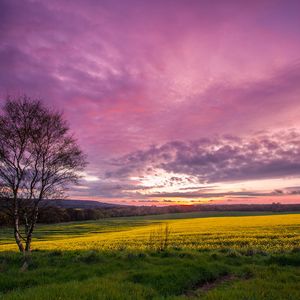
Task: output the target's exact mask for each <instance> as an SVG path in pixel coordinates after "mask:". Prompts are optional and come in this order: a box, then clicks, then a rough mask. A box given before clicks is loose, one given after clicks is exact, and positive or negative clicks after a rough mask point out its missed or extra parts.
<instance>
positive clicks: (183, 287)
mask: <svg viewBox="0 0 300 300" xmlns="http://www.w3.org/2000/svg"><path fill="white" fill-rule="evenodd" d="M161 224H168V226H169V228H170V230H171V234H170V236H169V245H168V248H167V249H165V250H164V251H157V250H153V247H152V246H153V245H152V244H151V241H150V239H149V236H150V233H151V232H154V231H157V229H158V228H159V226H160V225H161ZM10 234H11V233H10V230H9V229H6V230H2V231H1V232H0V238H1V239H0V299H4V300H6V299H25V300H26V299H49V300H50V299H51V300H52V299H74V300H75V299H110V300H113V299H116V300H117V299H165V300H167V299H169V300H176V299H177V300H183V299H211V300H214V299H224V300H225V299H228V300H229V299H230V300H234V299H236V300H240V299H245V300H247V299H249V300H250V299H251V300H256V299H257V300H258V299H270V300H271V299H272V300H273V299H278V300H279V299H291V300H292V299H293V300H294V299H300V268H299V267H300V242H299V241H300V214H286V215H278V214H274V215H260V216H254V215H250V216H249V215H248V216H234V217H233V216H231V217H229V216H220V215H218V216H216V215H213V216H210V217H209V218H203V215H197V214H195V213H192V214H180V215H178V214H176V215H175V214H174V215H164V216H151V217H133V218H116V219H106V220H101V221H93V222H77V223H66V224H58V225H47V226H46V225H43V226H39V228H38V231H37V234H36V237H35V240H34V244H33V246H34V249H35V250H34V251H33V253H32V263H31V264H30V267H29V269H28V270H27V271H26V272H22V271H21V270H20V265H21V264H22V257H21V256H20V254H19V253H17V252H16V246H15V245H14V243H13V241H12V239H11V237H10Z"/></svg>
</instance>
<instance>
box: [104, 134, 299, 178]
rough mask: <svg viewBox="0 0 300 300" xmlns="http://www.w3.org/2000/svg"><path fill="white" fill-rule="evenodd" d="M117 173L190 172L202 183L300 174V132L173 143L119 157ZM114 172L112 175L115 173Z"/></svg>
mask: <svg viewBox="0 0 300 300" xmlns="http://www.w3.org/2000/svg"><path fill="white" fill-rule="evenodd" d="M114 163H115V165H116V166H119V168H118V169H117V170H116V171H115V172H114V173H112V174H113V175H114V176H117V177H120V176H127V177H128V176H138V175H142V174H146V173H147V170H151V172H153V171H152V170H155V169H162V170H164V171H166V172H168V173H173V174H186V175H187V176H193V177H196V178H198V180H199V182H200V183H204V184H205V183H216V182H227V181H229V182H233V181H243V180H258V179H270V178H282V177H293V176H294V177H297V176H300V134H299V133H298V132H296V131H287V132H279V133H274V134H260V135H255V136H251V137H244V138H239V137H235V136H221V137H219V138H214V139H202V140H196V141H192V142H169V143H166V144H163V145H161V146H152V147H150V148H149V149H148V150H145V151H137V152H133V153H131V154H129V155H126V156H124V157H121V158H120V159H118V160H116V161H115V162H114ZM112 174H110V175H112Z"/></svg>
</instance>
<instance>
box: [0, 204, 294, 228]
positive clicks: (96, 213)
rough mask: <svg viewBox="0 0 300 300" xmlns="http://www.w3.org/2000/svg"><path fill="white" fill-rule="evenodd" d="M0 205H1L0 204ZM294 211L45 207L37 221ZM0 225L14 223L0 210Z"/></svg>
mask: <svg viewBox="0 0 300 300" xmlns="http://www.w3.org/2000/svg"><path fill="white" fill-rule="evenodd" d="M0 206H1V205H0ZM228 211H236V212H247V211H248V212H251V211H261V212H263V211H265V212H291V211H295V212H296V211H300V204H280V203H272V204H249V205H247V204H235V205H203V204H201V205H174V206H163V207H159V206H112V207H103V208H69V207H68V208H64V207H58V206H48V205H46V206H44V207H43V206H42V207H40V210H39V217H38V220H37V222H38V223H42V224H53V223H63V222H73V221H86V220H100V219H104V218H113V217H131V216H145V215H158V214H168V213H184V212H228ZM24 224H25V216H24V213H23V214H22V213H21V214H20V225H24ZM0 226H13V219H12V218H10V217H9V216H8V214H6V213H5V212H3V211H2V210H1V211H0Z"/></svg>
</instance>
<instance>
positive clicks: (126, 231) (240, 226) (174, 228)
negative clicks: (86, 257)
mask: <svg viewBox="0 0 300 300" xmlns="http://www.w3.org/2000/svg"><path fill="white" fill-rule="evenodd" d="M123 220H124V222H123V225H124V224H126V226H123V227H119V226H115V224H114V223H112V224H110V225H107V221H94V222H82V223H77V224H76V225H74V223H73V225H67V224H62V225H52V226H51V225H50V226H47V227H45V228H44V230H45V229H47V232H46V233H44V236H42V237H41V238H40V239H41V240H38V239H35V240H34V241H33V249H40V250H87V249H89V250H90V249H98V250H106V249H107V250H109V249H112V250H120V249H137V250H144V249H147V248H149V247H150V243H151V241H150V236H151V235H152V233H153V232H156V233H158V232H159V231H160V230H162V233H161V234H162V235H164V228H165V226H166V225H165V224H167V225H168V228H169V230H170V234H169V236H168V246H169V247H171V248H178V249H220V248H231V249H237V250H243V249H253V250H262V251H271V252H279V251H285V250H292V249H295V248H298V247H300V214H283V215H268V216H235V217H209V218H186V219H161V220H155V221H153V220H150V221H149V220H148V221H149V222H145V223H141V224H136V222H133V221H132V220H135V219H134V218H123ZM144 220H146V221H147V217H145V218H144ZM103 222H106V225H105V228H104V227H103V224H104V223H103ZM64 226H65V227H64ZM66 226H75V227H76V229H77V231H76V232H75V233H73V234H72V235H67V234H64V230H66V228H67V227H66ZM81 228H82V229H83V228H85V229H86V228H88V229H89V230H88V231H87V232H85V233H84V234H83V233H82V232H81ZM58 229H59V230H58ZM54 233H55V234H54ZM156 236H157V234H156ZM0 250H1V251H6V250H16V246H15V244H14V243H13V240H10V241H8V242H6V243H2V245H1V244H0Z"/></svg>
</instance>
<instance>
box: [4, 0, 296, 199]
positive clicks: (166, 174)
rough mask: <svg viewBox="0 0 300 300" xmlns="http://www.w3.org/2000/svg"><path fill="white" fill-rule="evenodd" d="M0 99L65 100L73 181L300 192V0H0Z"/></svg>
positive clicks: (127, 194)
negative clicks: (76, 163)
mask: <svg viewBox="0 0 300 300" xmlns="http://www.w3.org/2000/svg"><path fill="white" fill-rule="evenodd" d="M0 19H1V23H0V98H1V100H0V101H3V99H5V97H6V95H8V94H10V95H20V94H24V93H26V94H27V95H29V96H31V97H40V98H42V99H43V101H44V102H45V103H47V104H48V105H50V106H53V107H55V108H57V109H59V110H63V111H64V114H65V117H66V118H67V120H68V121H69V123H70V126H71V128H72V130H73V131H74V133H75V135H76V137H77V138H78V141H79V143H80V145H81V147H82V148H83V150H84V151H85V152H86V153H87V155H88V160H89V166H88V168H87V170H86V173H85V174H83V175H84V179H83V180H82V182H81V185H80V186H79V187H77V188H74V189H72V190H71V191H70V195H71V196H72V197H76V198H82V199H99V200H101V201H106V202H122V203H124V202H125V203H135V204H160V203H162V204H170V203H198V202H201V201H204V202H206V201H216V202H222V203H224V202H230V203H232V202H242V203H252V202H255V201H259V202H270V201H271V202H273V201H287V202H300V196H298V194H300V117H299V116H300V1H291V0H282V1H279V0H270V1H264V0H260V1H247V0H245V1H243V0H241V1H240V0H236V1H230V0H229V1H223V0H222V1H221V0H220V1H213V0H209V1H201V0H194V1H192V0H180V1H179V0H178V1H177V0H164V1H156V0H147V1H146V0H118V1H116V0H107V1H104V0H97V1H96V0H94V1H92V0H73V1H67V0H65V1H62V0H51V1H46V0H45V1H34V0H32V1H29V0H27V1H25V0H23V1H22V0H21V1H20V0H1V1H0Z"/></svg>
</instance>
